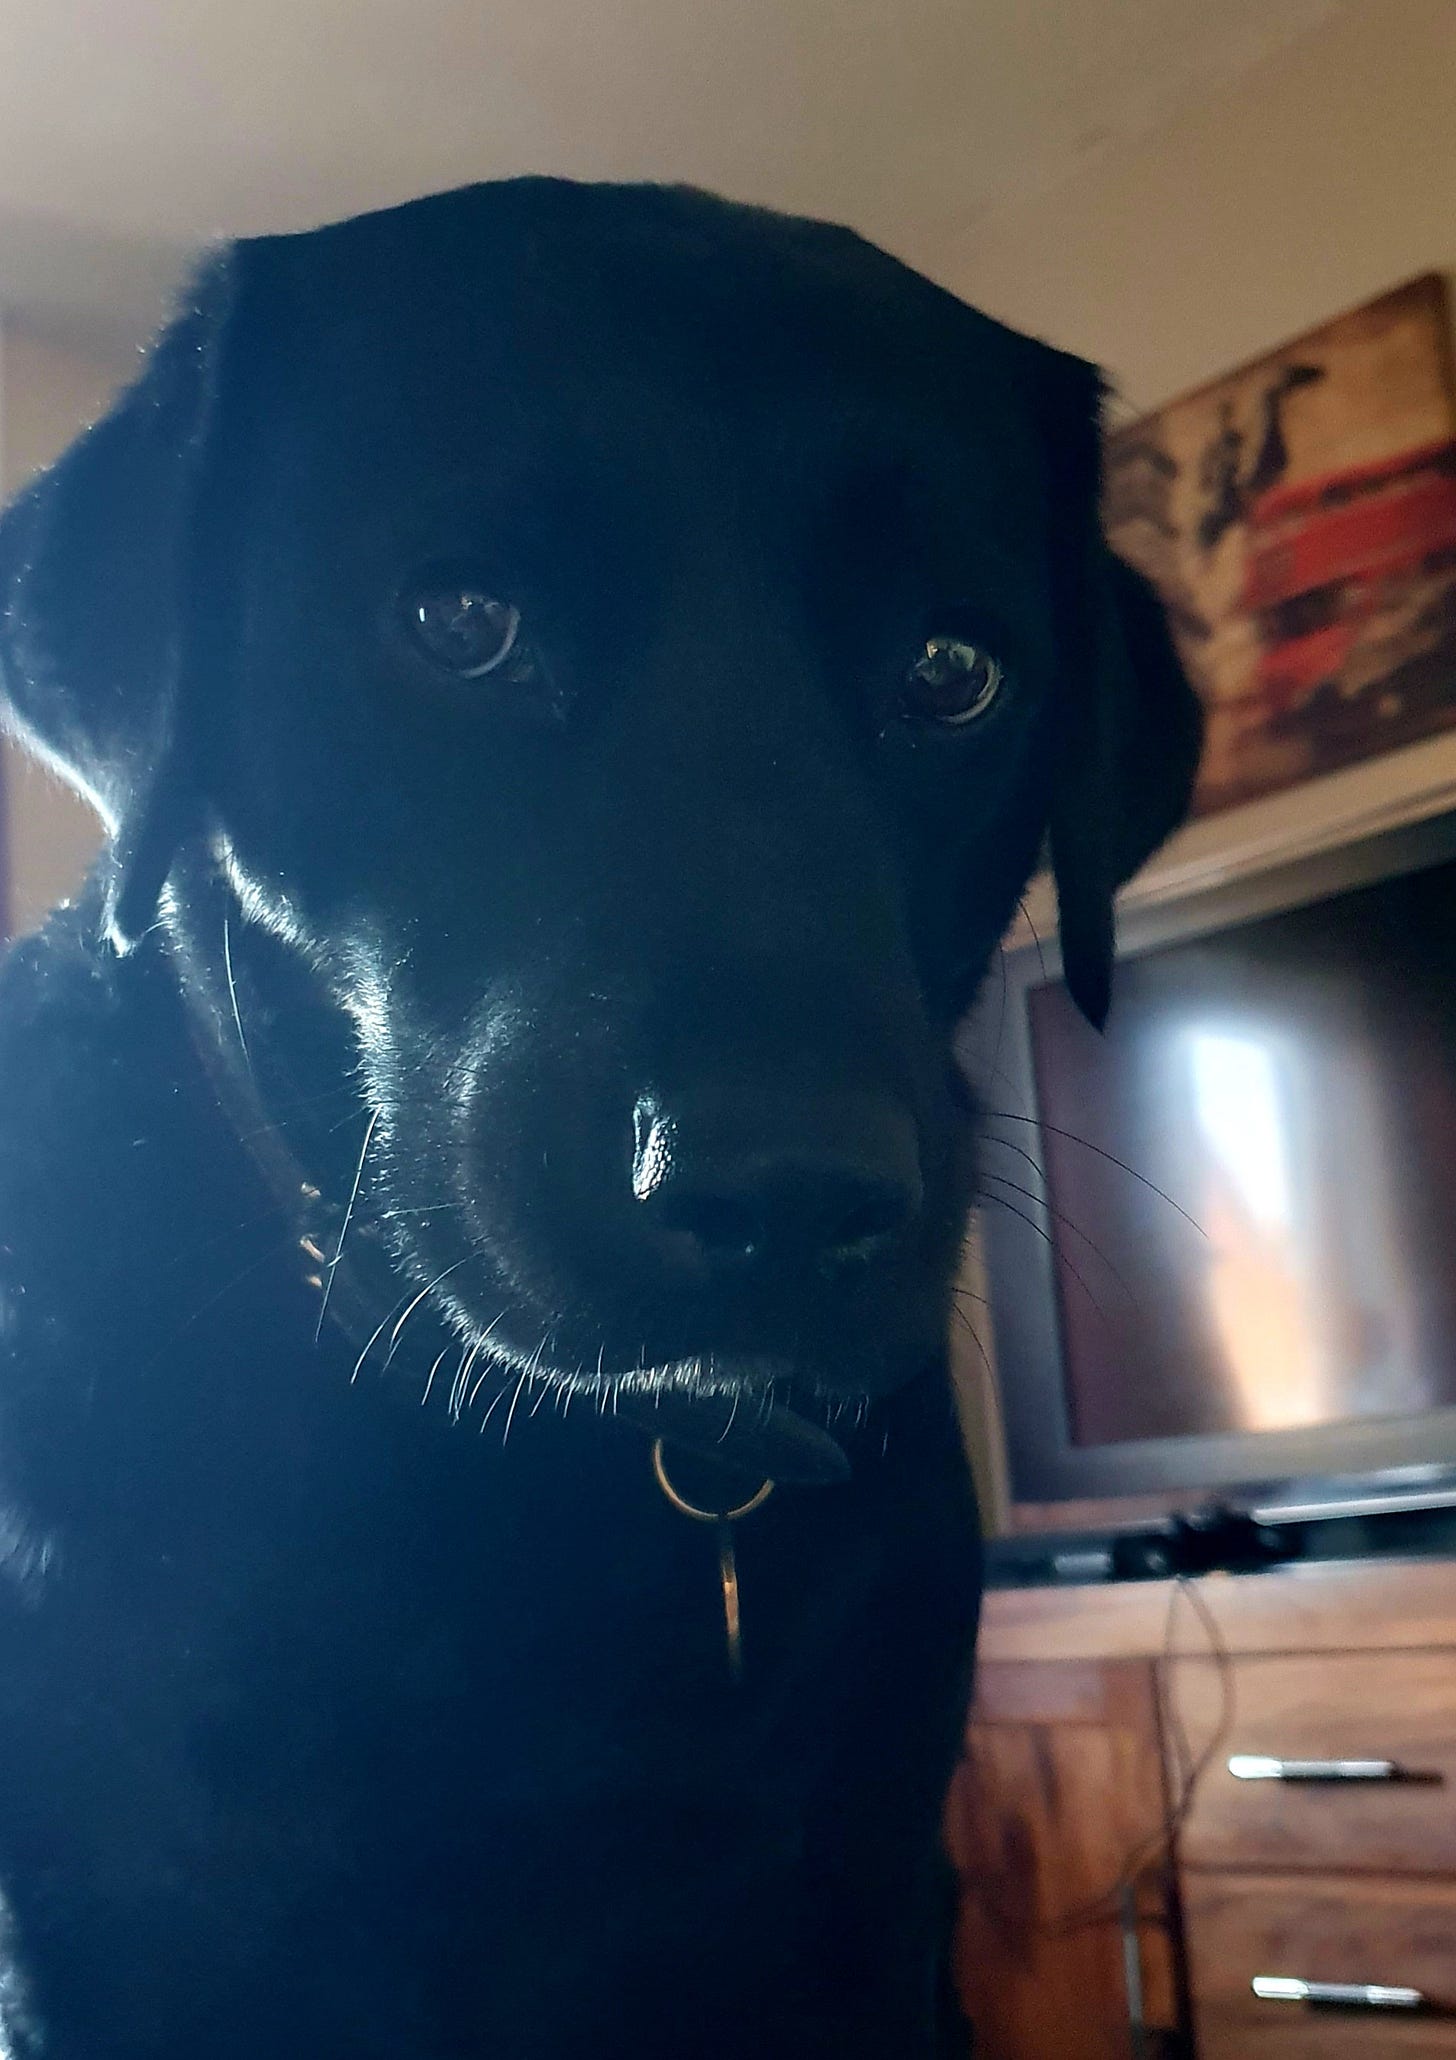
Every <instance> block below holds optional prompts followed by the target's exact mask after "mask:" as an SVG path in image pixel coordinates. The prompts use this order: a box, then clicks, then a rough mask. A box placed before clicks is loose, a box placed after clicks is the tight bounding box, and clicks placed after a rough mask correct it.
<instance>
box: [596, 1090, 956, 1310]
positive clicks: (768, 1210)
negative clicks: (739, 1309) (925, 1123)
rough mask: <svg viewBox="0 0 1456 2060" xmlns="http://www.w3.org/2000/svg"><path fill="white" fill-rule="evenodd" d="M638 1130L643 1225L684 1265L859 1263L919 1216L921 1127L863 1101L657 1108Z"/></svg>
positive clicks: (637, 1189) (891, 1108)
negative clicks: (917, 1131) (918, 1135)
mask: <svg viewBox="0 0 1456 2060" xmlns="http://www.w3.org/2000/svg"><path fill="white" fill-rule="evenodd" d="M637 1131H638V1140H637V1141H638V1149H637V1157H636V1161H635V1164H634V1176H633V1191H634V1193H635V1195H636V1197H637V1200H638V1201H639V1202H640V1203H641V1204H643V1211H642V1216H641V1219H640V1220H641V1222H642V1226H643V1228H644V1229H647V1230H649V1231H650V1233H651V1234H652V1236H653V1239H654V1241H655V1243H656V1245H657V1248H658V1251H659V1253H660V1255H661V1256H663V1257H664V1258H666V1259H668V1260H669V1261H670V1262H672V1263H676V1264H678V1265H686V1266H689V1267H691V1268H696V1269H701V1268H704V1267H706V1268H710V1269H712V1270H714V1271H722V1270H724V1269H731V1268H742V1267H749V1266H752V1267H757V1268H762V1267H767V1266H774V1265H777V1266H795V1265H797V1266H805V1265H807V1266H813V1267H818V1268H823V1267H826V1266H830V1267H835V1268H838V1267H840V1266H852V1265H855V1264H860V1263H863V1262H865V1261H867V1260H870V1259H872V1258H874V1257H876V1256H878V1255H879V1254H881V1253H882V1252H883V1251H884V1250H885V1248H886V1247H887V1246H888V1245H889V1244H890V1243H891V1242H892V1240H893V1239H894V1238H895V1237H896V1236H897V1235H898V1234H899V1233H900V1232H902V1231H903V1230H904V1229H905V1228H906V1227H907V1226H908V1225H909V1224H910V1223H911V1222H912V1221H913V1220H914V1218H915V1217H916V1215H917V1214H918V1212H919V1209H920V1205H921V1200H922V1189H921V1176H920V1156H919V1149H918V1141H917V1139H916V1135H915V1129H914V1125H913V1122H912V1121H911V1119H910V1117H909V1115H908V1113H904V1114H902V1113H901V1112H900V1111H899V1110H898V1109H897V1108H896V1107H895V1105H893V1104H889V1105H886V1104H883V1103H880V1102H879V1101H877V1100H872V1099H871V1098H870V1097H867V1096H866V1097H855V1098H850V1097H842V1098H839V1099H829V1098H826V1100H825V1101H824V1102H823V1103H822V1104H820V1103H818V1102H816V1101H814V1100H812V1099H810V1100H807V1101H805V1102H802V1103H800V1102H798V1101H795V1102H793V1103H791V1104H782V1103H776V1104H773V1105H771V1106H765V1107H763V1108H757V1109H755V1108H754V1107H753V1106H751V1105H747V1106H746V1105H745V1104H744V1103H741V1102H740V1103H738V1104H737V1105H736V1106H735V1107H734V1108H732V1109H731V1110H727V1111H720V1110H719V1109H718V1108H717V1107H716V1106H715V1105H714V1104H713V1103H702V1104H699V1103H694V1102H689V1103H688V1104H687V1105H686V1106H679V1107H678V1108H677V1109H675V1110H674V1111H673V1113H672V1114H671V1115H668V1114H667V1113H665V1112H664V1111H663V1110H662V1109H661V1108H659V1107H654V1108H653V1110H652V1112H651V1115H650V1117H649V1118H648V1119H647V1120H645V1121H644V1120H642V1119H641V1118H639V1122H638V1126H637Z"/></svg>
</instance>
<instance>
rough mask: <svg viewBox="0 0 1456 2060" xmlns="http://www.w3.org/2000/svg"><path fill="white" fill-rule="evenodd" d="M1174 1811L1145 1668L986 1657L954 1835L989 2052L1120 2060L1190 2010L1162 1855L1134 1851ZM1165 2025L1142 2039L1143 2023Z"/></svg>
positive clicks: (971, 1997)
mask: <svg viewBox="0 0 1456 2060" xmlns="http://www.w3.org/2000/svg"><path fill="white" fill-rule="evenodd" d="M1166 1810H1167V1795H1166V1792H1165V1787H1164V1780H1163V1768H1162V1753H1161V1748H1160V1741H1159V1727H1158V1713H1157V1707H1156V1701H1155V1696H1154V1684H1153V1679H1152V1675H1151V1672H1150V1670H1149V1668H1148V1667H1146V1666H1144V1665H1139V1664H1137V1663H1135V1662H1129V1661H1120V1660H1101V1661H1084V1662H1081V1663H1077V1662H1072V1663H1062V1664H1050V1665H1038V1664H1036V1663H1035V1662H1033V1663H1029V1664H1020V1665H1011V1666H995V1665H991V1666H988V1667H984V1668H983V1669H982V1673H981V1682H980V1688H979V1691H978V1695H977V1701H976V1706H975V1709H974V1711H973V1713H972V1718H971V1723H970V1725H969V1727H968V1729H967V1732H966V1749H965V1757H964V1759H963V1760H962V1762H961V1765H960V1767H959V1769H958V1771H957V1774H956V1777H955V1781H954V1783H953V1785H952V1789H951V1795H950V1805H949V1810H948V1815H947V1842H948V1845H949V1849H950V1854H951V1859H952V1863H953V1864H954V1866H955V1869H956V1873H957V1876H958V1878H959V1880H960V1883H961V1901H960V1916H959V1924H958V1927H957V1935H956V1945H955V1963H956V1976H957V1982H958V1985H959V1988H960V1992H961V1996H962V2000H963V2002H964V2004H965V2007H966V2009H967V2012H968V2014H969V2015H970V2016H971V2018H972V2021H973V2022H974V2023H975V2025H976V2027H977V2034H978V2038H979V2041H980V2043H979V2044H978V2046H977V2049H976V2050H977V2053H978V2055H981V2054H984V2055H986V2056H987V2060H1046V2056H1048V2055H1052V2054H1055V2055H1056V2056H1057V2060H1126V2056H1127V2055H1128V2054H1129V2053H1131V2052H1134V2051H1139V2050H1141V2051H1142V2052H1143V2053H1145V2054H1147V2055H1149V2056H1151V2055H1152V2054H1153V2053H1154V2052H1157V2051H1159V2050H1160V2049H1163V2050H1165V2049H1166V2044H1167V2035H1169V2034H1171V2033H1172V2032H1173V2031H1174V2030H1175V2029H1176V2026H1177V2024H1178V2022H1179V2020H1180V2014H1181V2013H1180V2007H1179V2001H1178V1997H1177V1993H1176V1976H1175V1952H1174V1940H1173V1916H1172V1889H1171V1882H1170V1880H1169V1876H1168V1870H1167V1868H1166V1867H1164V1866H1162V1865H1159V1864H1155V1865H1153V1866H1151V1867H1144V1868H1134V1869H1133V1870H1132V1873H1131V1876H1130V1878H1129V1879H1127V1880H1126V1881H1124V1879H1123V1877H1124V1872H1125V1869H1126V1863H1127V1860H1128V1856H1129V1855H1130V1854H1135V1853H1136V1852H1138V1850H1139V1849H1140V1848H1142V1847H1144V1846H1145V1845H1146V1844H1147V1843H1148V1842H1149V1841H1150V1840H1151V1841H1153V1842H1156V1840H1157V1833H1158V1827H1159V1825H1160V1824H1161V1823H1162V1822H1163V1818H1164V1815H1165V1813H1166ZM1140 2025H1141V2026H1146V2027H1147V2028H1148V2030H1149V2032H1150V2033H1151V2032H1156V2033H1158V2034H1159V2040H1158V2042H1157V2043H1154V2042H1153V2040H1152V2039H1151V2037H1148V2038H1145V2039H1144V2042H1143V2045H1142V2047H1141V2048H1138V2047H1137V2046H1136V2045H1135V2044H1134V2043H1133V2039H1134V2036H1135V2032H1136V2028H1137V2027H1138V2026H1140Z"/></svg>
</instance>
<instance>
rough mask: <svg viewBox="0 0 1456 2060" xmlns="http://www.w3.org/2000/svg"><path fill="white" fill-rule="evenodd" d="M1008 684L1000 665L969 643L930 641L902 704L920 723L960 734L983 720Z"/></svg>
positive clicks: (912, 672) (913, 671) (940, 638)
mask: <svg viewBox="0 0 1456 2060" xmlns="http://www.w3.org/2000/svg"><path fill="white" fill-rule="evenodd" d="M1005 684H1006V673H1005V669H1004V667H1003V666H1002V665H1001V663H1000V661H999V659H996V658H993V657H992V656H991V653H990V652H989V651H986V650H983V649H982V647H981V645H979V644H975V643H972V642H971V640H970V638H969V637H956V636H933V637H927V638H926V639H925V645H924V648H923V649H922V651H921V653H920V656H919V657H918V658H917V659H916V661H915V663H914V664H913V665H912V666H911V668H910V670H909V672H908V673H907V674H906V677H905V685H904V688H903V689H902V692H901V703H902V706H903V709H904V712H905V714H906V715H908V716H911V717H914V718H916V719H918V720H919V721H921V722H936V723H940V724H942V725H944V726H945V727H947V728H951V729H960V728H962V727H964V725H965V724H967V723H971V722H975V721H976V720H977V718H978V717H980V716H982V715H984V714H985V713H986V712H987V710H988V709H989V708H990V707H991V704H992V703H993V702H994V701H995V700H996V698H997V696H998V695H999V694H1000V692H1001V689H1002V688H1003V687H1004V686H1005Z"/></svg>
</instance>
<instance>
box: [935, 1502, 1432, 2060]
mask: <svg viewBox="0 0 1456 2060" xmlns="http://www.w3.org/2000/svg"><path fill="white" fill-rule="evenodd" d="M1242 1518H1243V1521H1245V1522H1248V1523H1253V1524H1254V1527H1255V1528H1256V1529H1260V1528H1265V1527H1263V1526H1260V1525H1258V1524H1257V1522H1256V1520H1255V1519H1254V1517H1253V1516H1252V1514H1251V1513H1249V1512H1243V1513H1242ZM1437 1519H1438V1520H1439V1523H1438V1529H1436V1530H1433V1529H1432V1528H1431V1524H1432V1521H1433V1520H1437ZM1319 1521H1320V1525H1321V1526H1322V1528H1321V1529H1320V1531H1319V1534H1318V1535H1315V1534H1314V1527H1313V1526H1311V1527H1310V1528H1309V1529H1308V1530H1302V1529H1299V1527H1298V1526H1295V1527H1292V1528H1294V1529H1296V1530H1297V1531H1298V1536H1297V1537H1291V1538H1285V1537H1284V1536H1283V1535H1282V1533H1283V1530H1284V1527H1283V1526H1275V1527H1273V1528H1274V1529H1276V1530H1278V1531H1279V1532H1280V1533H1281V1537H1280V1540H1279V1542H1280V1544H1281V1546H1283V1547H1289V1546H1292V1545H1295V1544H1298V1545H1299V1546H1300V1547H1301V1550H1300V1552H1299V1554H1298V1556H1296V1557H1293V1558H1280V1557H1275V1558H1272V1559H1265V1560H1264V1561H1263V1563H1262V1565H1261V1566H1259V1567H1258V1569H1257V1570H1254V1571H1249V1572H1228V1571H1216V1572H1211V1573H1206V1574H1202V1575H1199V1576H1197V1577H1196V1578H1195V1579H1194V1582H1193V1585H1194V1590H1195V1596H1196V1601H1195V1599H1194V1598H1193V1597H1190V1596H1189V1595H1188V1594H1187V1593H1186V1592H1185V1590H1184V1588H1183V1586H1182V1585H1181V1584H1180V1583H1179V1582H1177V1581H1175V1580H1173V1579H1170V1578H1167V1577H1166V1576H1165V1577H1163V1578H1158V1577H1156V1576H1155V1575H1154V1574H1152V1573H1151V1572H1145V1573H1142V1574H1140V1575H1138V1576H1137V1577H1135V1578H1108V1577H1106V1576H1105V1575H1103V1576H1100V1577H1093V1576H1091V1575H1090V1573H1089V1575H1088V1577H1087V1578H1083V1579H1080V1580H1079V1579H1071V1578H1067V1577H1065V1576H1063V1577H1061V1578H1056V1579H1042V1580H1039V1581H1037V1582H1035V1583H1034V1584H1031V1585H1020V1586H1010V1585H1003V1586H1000V1587H997V1588H993V1589H992V1590H991V1591H990V1592H989V1593H988V1595H987V1598H986V1605H985V1619H984V1628H983V1634H982V1644H981V1665H980V1673H979V1681H978V1688H977V1696H976V1702H975V1706H974V1709H973V1711H972V1714H971V1718H970V1722H969V1725H968V1727H967V1731H966V1742H965V1755H964V1758H963V1760H962V1763H961V1766H960V1768H959V1770H958V1772H957V1775H956V1779H955V1783H954V1785H953V1788H952V1793H951V1798H950V1806H949V1816H948V1832H949V1845H950V1849H951V1852H952V1855H953V1859H954V1862H955V1865H956V1868H957V1872H958V1875H959V1877H960V1882H961V1903H960V1918H959V1932H958V1940H957V1970H958V1976H959V1980H960V1986H961V1990H962V1994H963V1996H964V1998H965V2000H966V2002H967V2004H968V2005H969V2007H970V2009H971V2011H972V2014H973V2015H974V2017H975V2018H976V2019H977V2022H978V2035H979V2041H980V2042H979V2044H978V2045H977V2047H976V2054H977V2060H1047V2056H1049V2055H1052V2054H1055V2055H1056V2056H1057V2060H1111V2056H1113V2055H1123V2054H1141V2055H1142V2056H1144V2060H1155V2056H1156V2060H1171V2056H1172V2055H1174V2054H1177V2055H1180V2056H1184V2060H1344V2056H1347V2055H1348V2056H1351V2060H1372V2056H1373V2055H1377V2054H1378V2055H1380V2056H1381V2060H1384V2056H1385V2055H1386V2054H1390V2055H1401V2056H1413V2060H1438V2056H1444V2060H1456V1957H1453V1953H1452V1945H1451V1941H1452V1940H1453V1938H1456V1556H1448V1554H1456V1538H1453V1536H1452V1534H1451V1531H1450V1530H1448V1531H1446V1533H1445V1536H1446V1544H1445V1546H1444V1547H1442V1546H1441V1545H1440V1544H1439V1543H1438V1530H1439V1524H1450V1523H1451V1522H1452V1519H1451V1517H1450V1513H1449V1512H1448V1513H1446V1514H1445V1515H1444V1516H1443V1515H1442V1513H1441V1512H1432V1511H1430V1510H1425V1511H1420V1512H1414V1513H1412V1512H1410V1511H1386V1512H1379V1513H1375V1514H1370V1515H1362V1516H1349V1517H1329V1516H1325V1517H1322V1518H1321V1519H1320V1520H1319ZM1342 1524H1344V1525H1357V1526H1365V1527H1368V1526H1371V1525H1376V1526H1384V1527H1386V1528H1383V1529H1381V1530H1380V1531H1379V1532H1378V1533H1377V1534H1376V1536H1377V1537H1378V1539H1379V1541H1380V1542H1379V1546H1378V1549H1369V1535H1368V1531H1366V1530H1362V1531H1361V1532H1360V1536H1361V1537H1362V1538H1365V1539H1366V1545H1367V1549H1366V1550H1365V1551H1364V1553H1363V1556H1361V1557H1357V1558H1350V1557H1340V1556H1336V1555H1335V1547H1336V1543H1337V1540H1338V1536H1339V1533H1338V1531H1337V1529H1335V1528H1332V1527H1337V1526H1339V1525H1342ZM1417 1524H1419V1525H1421V1526H1423V1529H1422V1536H1423V1537H1424V1539H1425V1543H1424V1545H1423V1546H1422V1547H1421V1548H1420V1549H1419V1550H1408V1551H1406V1552H1405V1553H1401V1552H1400V1551H1398V1550H1397V1549H1396V1540H1397V1539H1398V1537H1399V1536H1400V1535H1401V1527H1402V1526H1411V1525H1417ZM1392 1526H1393V1527H1394V1528H1390V1527H1392ZM1194 1528H1195V1531H1196V1530H1197V1529H1198V1527H1197V1526H1195V1527H1194ZM1350 1535H1351V1534H1350V1533H1348V1532H1347V1533H1346V1534H1345V1536H1346V1541H1347V1543H1348V1542H1349V1538H1350ZM1130 1536H1133V1537H1136V1536H1141V1537H1142V1538H1144V1539H1145V1540H1146V1539H1150V1538H1153V1537H1158V1538H1161V1540H1162V1542H1163V1543H1164V1544H1165V1545H1167V1544H1169V1543H1170V1542H1171V1544H1172V1546H1173V1547H1174V1549H1175V1551H1176V1550H1181V1549H1183V1548H1184V1547H1188V1549H1189V1550H1191V1551H1194V1552H1196V1551H1197V1550H1199V1549H1201V1547H1200V1546H1199V1545H1197V1544H1196V1543H1190V1541H1189V1540H1188V1539H1187V1538H1186V1537H1184V1536H1183V1535H1182V1533H1180V1532H1179V1531H1178V1529H1177V1528H1176V1526H1175V1527H1174V1528H1173V1529H1172V1531H1171V1532H1168V1531H1164V1530H1160V1529H1159V1527H1158V1526H1156V1525H1154V1524H1151V1523H1149V1524H1145V1525H1143V1526H1141V1527H1140V1529H1139V1528H1138V1527H1134V1529H1133V1530H1132V1531H1131V1532H1127V1533H1123V1534H1122V1535H1121V1537H1120V1538H1119V1539H1117V1540H1114V1544H1119V1545H1125V1544H1126V1541H1127V1539H1128V1537H1130ZM1078 1538H1086V1539H1091V1540H1094V1541H1095V1542H1096V1545H1097V1547H1098V1548H1099V1549H1106V1548H1107V1547H1108V1543H1109V1539H1108V1533H1106V1532H1102V1533H1095V1532H1089V1533H1086V1534H1068V1540H1057V1541H1052V1540H1047V1539H1039V1540H1023V1541H1020V1542H1021V1543H1024V1544H1027V1545H1031V1544H1036V1545H1038V1546H1040V1547H1042V1548H1043V1549H1045V1548H1047V1547H1048V1546H1050V1545H1053V1543H1054V1542H1055V1545H1056V1546H1057V1547H1058V1548H1061V1547H1063V1546H1065V1549H1067V1550H1068V1551H1073V1550H1076V1549H1081V1548H1080V1547H1079V1546H1078V1545H1077V1544H1076V1542H1075V1541H1076V1540H1077V1539H1078ZM1202 1538H1203V1543H1205V1544H1206V1543H1209V1542H1210V1541H1212V1540H1217V1541H1218V1544H1219V1550H1220V1551H1223V1550H1224V1549H1225V1548H1226V1547H1227V1546H1228V1545H1229V1542H1230V1539H1229V1536H1228V1535H1225V1534H1224V1533H1223V1532H1222V1531H1221V1530H1220V1528H1219V1527H1218V1526H1216V1525H1215V1526H1212V1527H1210V1528H1209V1529H1208V1530H1206V1531H1205V1532H1203V1533H1202ZM1069 1540H1070V1541H1072V1542H1069ZM1240 1540H1242V1541H1243V1542H1242V1543H1240V1542H1239V1541H1240ZM1234 1542H1235V1543H1237V1544H1238V1545H1239V1550H1240V1551H1242V1550H1243V1545H1244V1544H1246V1543H1247V1538H1246V1534H1244V1533H1242V1532H1236V1533H1235V1534H1234ZM1270 1542H1271V1541H1268V1540H1265V1541H1259V1540H1255V1541H1254V1543H1255V1545H1256V1546H1257V1547H1258V1548H1259V1550H1261V1551H1262V1550H1264V1549H1266V1548H1267V1547H1268V1546H1269V1544H1270ZM1086 1549H1088V1550H1092V1549H1093V1546H1091V1545H1088V1546H1087V1547H1086ZM1005 1573H1006V1569H1005V1567H1004V1566H1003V1567H1002V1569H1001V1571H1000V1572H999V1573H998V1576H997V1578H998V1579H1002V1580H1004V1579H1005ZM1230 1761H1234V1762H1239V1763H1241V1764H1240V1765H1239V1766H1236V1767H1235V1768H1233V1769H1231V1768H1230V1764H1229V1763H1230ZM1200 1762H1202V1763H1204V1765H1203V1772H1202V1776H1201V1778H1200V1779H1199V1780H1198V1781H1197V1783H1196V1784H1195V1785H1194V1786H1193V1787H1192V1789H1191V1792H1190V1789H1189V1771H1190V1768H1192V1767H1194V1766H1196V1765H1198V1763H1200ZM1256 1776H1257V1777H1258V1778H1255V1777H1256ZM1281 1776H1282V1778H1280V1777H1281ZM1170 1825H1173V1826H1175V1827H1176V1828H1174V1829H1172V1831H1171V1834H1169V1830H1168V1827H1169V1826H1170ZM1256 1980H1257V1981H1259V1982H1260V1983H1261V1985H1262V1987H1261V1990H1259V1991H1256V1989H1255V1987H1254V1983H1255V1981H1256ZM1301 1983H1304V1984H1323V1985H1325V1987H1326V1988H1329V1987H1333V1988H1335V1989H1336V1990H1338V1991H1340V1992H1341V1993H1342V1994H1343V1996H1344V2001H1343V2002H1342V2003H1341V2004H1340V2005H1339V2006H1338V2007H1334V2006H1332V2005H1329V2004H1321V2002H1320V2001H1319V2000H1318V1998H1319V1996H1320V1994H1322V1993H1323V1990H1321V1989H1320V1988H1318V1987H1317V1988H1316V1989H1315V1991H1314V1995H1315V2000H1313V2001H1311V2000H1309V1999H1308V1994H1307V1991H1306V1990H1304V1989H1301V1988H1300V1987H1299V1986H1298V1985H1299V1984H1301ZM1270 1984H1273V1986H1272V1987H1271V1986H1269V1985H1270ZM1281 1984H1283V1986H1280V1985H1281ZM1367 1990H1368V1991H1369V1993H1368V1994H1367V1993H1365V1991H1367ZM1400 1991H1407V1992H1410V1991H1414V1992H1416V1993H1418V1995H1419V1997H1420V1998H1421V2001H1420V2003H1419V2005H1415V2004H1412V2003H1411V2002H1410V2000H1409V1996H1408V1995H1407V1996H1406V1997H1405V1998H1404V1999H1402V1998H1401V1997H1400V1996H1399V1994H1398V1992H1400Z"/></svg>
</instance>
